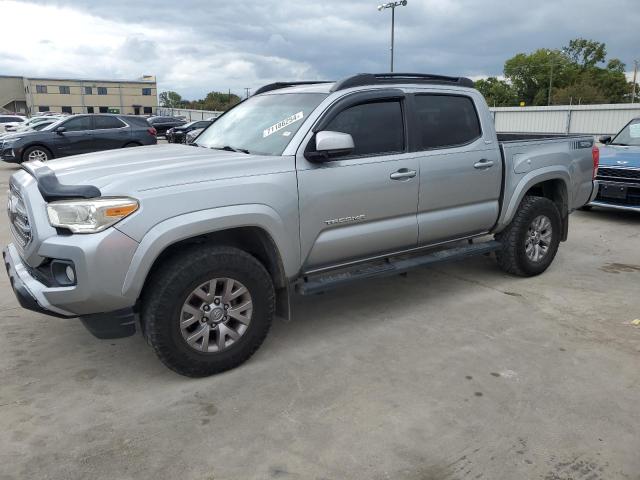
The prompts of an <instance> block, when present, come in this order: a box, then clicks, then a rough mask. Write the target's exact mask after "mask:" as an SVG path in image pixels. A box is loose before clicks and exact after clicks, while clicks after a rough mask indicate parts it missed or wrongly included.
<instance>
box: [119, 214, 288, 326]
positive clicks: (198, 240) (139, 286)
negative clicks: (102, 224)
mask: <svg viewBox="0 0 640 480" xmlns="http://www.w3.org/2000/svg"><path fill="white" fill-rule="evenodd" d="M242 207H244V208H243V210H244V211H238V208H235V207H224V208H220V209H213V210H205V211H199V212H193V213H191V214H187V215H182V216H178V217H174V218H171V219H168V220H165V221H164V222H161V223H160V224H158V225H156V226H155V227H154V228H152V229H151V230H150V231H149V232H147V234H146V235H145V236H144V237H143V238H142V240H141V242H140V245H139V246H138V248H137V250H136V252H135V254H134V256H133V259H132V261H131V265H130V267H129V270H128V271H127V274H126V276H125V279H124V283H123V287H122V294H123V296H125V297H128V298H130V299H131V300H132V302H136V303H137V302H138V301H139V299H140V296H141V294H142V292H143V289H144V286H145V284H146V283H147V280H148V279H149V278H150V276H151V275H152V274H153V272H154V271H155V269H156V268H158V266H159V265H161V264H162V263H163V261H164V260H165V259H167V258H168V257H170V256H172V255H175V254H176V253H179V252H180V251H181V249H182V248H184V247H185V246H189V245H193V244H203V245H206V244H210V245H225V246H232V247H236V248H240V249H242V250H244V251H246V252H247V253H249V254H251V255H253V256H254V257H256V258H257V259H258V261H260V262H261V263H262V264H263V265H264V266H265V268H266V269H267V271H268V272H269V274H270V275H271V278H272V279H273V283H274V287H275V288H276V292H277V294H278V310H279V314H281V315H282V316H283V317H285V318H288V316H289V312H288V285H289V278H290V277H291V276H292V275H293V274H292V272H293V269H294V268H296V267H295V266H296V265H298V266H299V255H300V249H299V242H296V248H295V250H292V245H290V243H291V239H288V238H287V237H286V236H285V235H284V228H283V225H282V221H281V220H280V219H279V217H278V216H277V214H276V213H275V211H274V210H272V209H271V208H269V207H267V206H265V205H255V206H249V205H244V206H242Z"/></svg>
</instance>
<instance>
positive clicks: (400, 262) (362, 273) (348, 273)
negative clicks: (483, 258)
mask: <svg viewBox="0 0 640 480" xmlns="http://www.w3.org/2000/svg"><path fill="white" fill-rule="evenodd" d="M500 248H502V244H501V243H500V242H497V241H495V240H491V241H488V242H483V243H471V244H468V245H464V246H461V247H453V248H447V249H443V250H438V251H435V252H431V253H427V254H425V255H420V256H413V257H398V258H394V257H391V258H388V259H386V260H384V261H383V262H378V263H377V264H371V263H369V264H363V265H358V266H354V267H352V268H351V269H349V270H345V269H341V270H340V271H337V272H333V273H325V274H318V275H313V276H307V277H305V279H304V280H303V281H301V282H300V283H299V284H298V286H297V290H298V293H300V294H302V295H313V294H315V293H320V292H324V291H326V290H331V289H334V288H338V287H341V286H343V285H346V284H348V283H351V282H355V281H358V280H364V279H367V278H378V277H389V276H392V275H398V274H400V273H404V272H408V271H409V270H413V269H414V268H418V267H424V266H427V265H435V264H438V263H444V262H452V261H456V260H464V259H465V258H469V257H475V256H476V255H484V254H487V253H491V252H495V251H496V250H499V249H500Z"/></svg>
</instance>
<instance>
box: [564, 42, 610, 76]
mask: <svg viewBox="0 0 640 480" xmlns="http://www.w3.org/2000/svg"><path fill="white" fill-rule="evenodd" d="M564 51H565V52H566V55H567V56H568V57H569V58H570V59H571V61H572V62H573V63H575V64H576V65H579V66H580V67H581V68H582V69H583V70H586V69H588V68H592V67H595V66H596V64H598V63H602V62H604V60H605V58H606V57H607V47H606V45H605V44H604V43H601V42H596V41H595V40H586V39H584V38H576V39H574V40H571V41H570V42H569V46H567V47H564Z"/></svg>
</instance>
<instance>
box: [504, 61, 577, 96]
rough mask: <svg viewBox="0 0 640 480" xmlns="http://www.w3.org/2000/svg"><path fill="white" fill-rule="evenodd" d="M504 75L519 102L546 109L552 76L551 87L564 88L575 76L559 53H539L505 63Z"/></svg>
mask: <svg viewBox="0 0 640 480" xmlns="http://www.w3.org/2000/svg"><path fill="white" fill-rule="evenodd" d="M504 75H505V77H506V78H507V80H508V81H509V82H510V83H511V84H512V85H513V87H514V88H515V91H516V94H517V96H518V98H519V100H520V101H524V102H525V103H526V104H527V105H546V104H547V98H548V93H549V80H550V79H551V76H552V75H553V86H555V87H562V86H565V85H567V84H569V83H570V80H571V78H572V77H573V76H574V75H575V67H574V66H572V65H571V61H570V60H569V58H568V57H567V56H566V55H565V53H564V52H563V51H562V50H549V49H539V50H536V51H535V52H533V53H530V54H526V53H519V54H517V55H515V56H514V57H513V58H510V59H509V60H507V61H506V62H505V64H504Z"/></svg>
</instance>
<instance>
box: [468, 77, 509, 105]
mask: <svg viewBox="0 0 640 480" xmlns="http://www.w3.org/2000/svg"><path fill="white" fill-rule="evenodd" d="M475 86H476V88H477V89H478V91H479V92H480V93H482V95H483V96H484V98H485V100H486V101H487V104H489V106H490V107H511V106H514V105H518V93H517V92H516V90H515V89H514V88H513V86H511V84H509V83H507V82H505V81H504V80H499V79H497V78H496V77H489V78H487V79H481V80H478V81H476V82H475Z"/></svg>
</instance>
